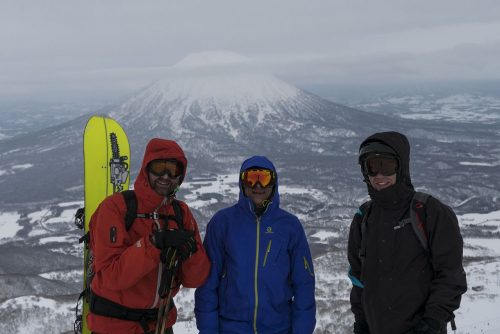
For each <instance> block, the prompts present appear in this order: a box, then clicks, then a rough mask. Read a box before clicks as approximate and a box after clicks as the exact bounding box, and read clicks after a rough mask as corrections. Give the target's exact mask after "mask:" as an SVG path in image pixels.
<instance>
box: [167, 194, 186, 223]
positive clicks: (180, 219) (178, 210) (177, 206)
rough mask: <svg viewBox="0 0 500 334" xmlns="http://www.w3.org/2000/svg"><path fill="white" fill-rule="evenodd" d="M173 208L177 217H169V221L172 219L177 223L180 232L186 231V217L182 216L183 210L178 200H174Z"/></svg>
mask: <svg viewBox="0 0 500 334" xmlns="http://www.w3.org/2000/svg"><path fill="white" fill-rule="evenodd" d="M172 207H173V208H174V213H175V216H168V217H167V218H168V219H172V220H174V221H175V222H176V223H177V226H178V227H179V230H184V217H183V216H182V208H181V205H180V203H179V201H178V200H176V199H175V198H174V199H173V200H172Z"/></svg>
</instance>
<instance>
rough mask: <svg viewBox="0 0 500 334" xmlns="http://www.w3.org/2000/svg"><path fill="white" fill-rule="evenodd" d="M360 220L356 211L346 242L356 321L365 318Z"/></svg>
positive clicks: (352, 309) (363, 320)
mask: <svg viewBox="0 0 500 334" xmlns="http://www.w3.org/2000/svg"><path fill="white" fill-rule="evenodd" d="M361 220H362V216H361V214H360V213H357V214H356V215H355V216H354V218H353V220H352V222H351V228H350V231H349V240H348V244H347V259H348V261H349V278H350V280H351V282H352V283H353V285H352V289H351V296H350V301H351V311H352V313H354V318H355V320H356V321H359V322H363V323H365V322H366V319H365V315H364V312H363V306H362V304H361V298H362V295H363V283H362V282H361V259H360V257H359V249H360V246H361Z"/></svg>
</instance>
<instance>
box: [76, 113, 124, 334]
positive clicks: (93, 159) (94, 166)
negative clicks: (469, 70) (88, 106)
mask: <svg viewBox="0 0 500 334" xmlns="http://www.w3.org/2000/svg"><path fill="white" fill-rule="evenodd" d="M83 161H84V186H85V189H84V191H85V197H84V200H85V209H84V219H85V228H84V230H85V234H87V232H88V230H89V222H90V217H92V214H94V212H95V210H96V209H97V207H98V206H99V204H100V203H101V202H102V200H104V199H105V198H106V197H107V196H109V195H111V194H113V193H115V192H119V191H123V190H128V187H129V182H130V168H129V167H130V146H129V143H128V139H127V135H126V134H125V131H123V129H122V127H121V126H120V124H118V123H117V122H116V121H115V120H113V119H111V118H108V117H103V116H92V117H91V118H90V119H89V121H88V122H87V125H86V126H85V132H84V135H83ZM88 261H89V252H88V245H87V243H86V244H85V247H84V277H83V279H84V282H83V287H84V289H85V288H86V287H87V280H88V279H89V277H91V276H92V275H93V273H87V263H88ZM88 312H89V303H88V300H87V297H86V296H84V297H83V316H82V333H83V334H90V333H91V332H90V330H89V329H88V326H87V314H88Z"/></svg>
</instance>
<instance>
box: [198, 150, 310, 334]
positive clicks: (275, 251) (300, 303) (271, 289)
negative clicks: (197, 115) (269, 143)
mask: <svg viewBox="0 0 500 334" xmlns="http://www.w3.org/2000/svg"><path fill="white" fill-rule="evenodd" d="M250 167H261V168H266V169H270V170H273V171H274V172H275V173H276V169H275V167H274V165H273V164H272V163H271V161H269V159H267V158H266V157H262V156H254V157H252V158H250V159H247V160H246V161H245V162H243V165H242V166H241V170H240V173H241V172H242V171H244V170H246V169H248V168H250ZM276 178H277V177H276ZM277 181H278V180H276V184H275V189H274V192H273V196H272V199H271V203H270V204H269V205H268V207H267V209H266V211H265V212H264V213H263V214H262V215H261V216H260V217H257V215H256V214H255V213H254V205H253V203H252V201H251V200H250V199H249V198H247V197H246V196H245V195H244V194H243V191H242V185H241V180H240V195H239V200H238V203H236V204H235V205H233V206H231V207H229V208H226V209H223V210H220V211H218V212H217V213H216V214H215V215H214V217H213V218H212V219H211V220H210V222H209V223H208V226H207V231H206V236H205V241H204V246H205V249H206V251H207V253H208V256H209V258H210V260H211V262H212V268H211V271H210V275H209V277H208V279H207V281H206V283H205V284H204V285H203V286H202V287H200V288H198V289H197V290H196V293H195V304H196V305H195V314H196V324H197V327H198V329H199V331H200V334H219V333H221V334H222V333H238V334H247V333H263V334H264V333H265V334H288V333H294V334H310V333H313V331H314V327H315V324H316V318H315V315H316V303H315V299H314V283H315V279H314V269H313V263H312V260H311V253H310V250H309V245H308V243H307V239H306V235H305V233H304V229H303V228H302V225H301V223H300V221H299V219H298V218H297V217H295V216H294V215H292V214H290V213H288V212H286V211H284V210H282V209H280V208H279V192H278V182H277Z"/></svg>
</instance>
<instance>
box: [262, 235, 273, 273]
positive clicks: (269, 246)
mask: <svg viewBox="0 0 500 334" xmlns="http://www.w3.org/2000/svg"><path fill="white" fill-rule="evenodd" d="M272 242H273V240H272V239H271V240H269V243H268V244H267V249H266V255H265V256H264V263H263V264H262V267H265V266H266V262H267V256H268V255H269V253H270V252H271V243H272Z"/></svg>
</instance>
